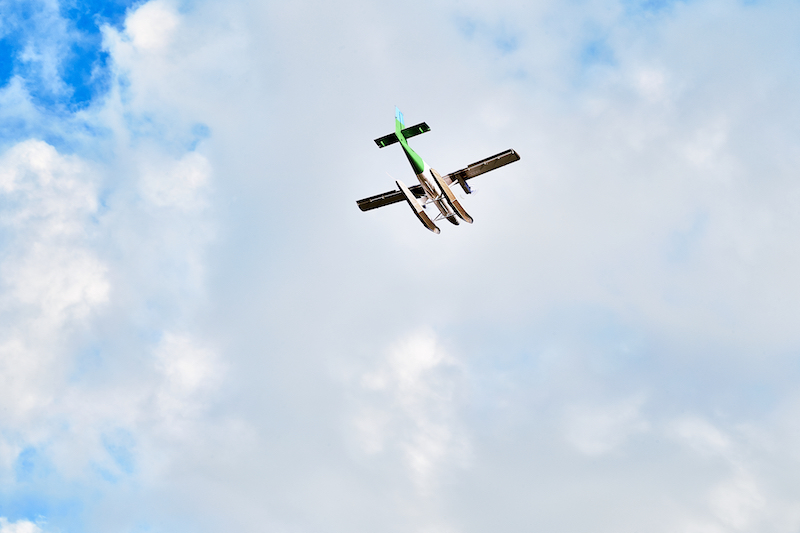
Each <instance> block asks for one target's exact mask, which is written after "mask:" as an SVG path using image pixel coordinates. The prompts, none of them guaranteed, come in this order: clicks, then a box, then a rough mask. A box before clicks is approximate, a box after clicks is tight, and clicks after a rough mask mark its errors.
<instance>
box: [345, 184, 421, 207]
mask: <svg viewBox="0 0 800 533" xmlns="http://www.w3.org/2000/svg"><path fill="white" fill-rule="evenodd" d="M408 189H409V190H410V191H411V193H412V194H413V195H414V196H416V197H417V198H422V197H423V196H425V191H424V190H423V189H422V185H414V186H413V187H409V188H408ZM405 199H406V197H405V196H403V193H402V192H400V191H389V192H385V193H383V194H376V195H375V196H370V197H369V198H364V199H363V200H359V201H357V202H356V203H357V204H358V208H359V209H361V210H362V211H369V210H370V209H377V208H379V207H383V206H385V205H391V204H396V203H397V202H402V201H403V200H405Z"/></svg>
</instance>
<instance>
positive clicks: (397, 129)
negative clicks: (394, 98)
mask: <svg viewBox="0 0 800 533" xmlns="http://www.w3.org/2000/svg"><path fill="white" fill-rule="evenodd" d="M405 127H406V121H405V120H404V119H403V112H402V111H400V108H399V107H397V106H394V133H395V135H397V138H398V140H399V139H403V138H404V137H403V128H405Z"/></svg>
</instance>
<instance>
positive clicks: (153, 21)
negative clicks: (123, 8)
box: [125, 0, 180, 51]
mask: <svg viewBox="0 0 800 533" xmlns="http://www.w3.org/2000/svg"><path fill="white" fill-rule="evenodd" d="M179 22H180V19H179V18H178V15H177V14H176V13H175V11H174V8H173V7H172V6H171V5H170V4H169V3H167V2H164V1H160V0H153V1H150V2H146V3H144V4H142V6H141V7H139V8H138V9H136V10H135V11H133V12H132V13H131V14H130V15H129V16H128V18H127V19H126V20H125V31H126V33H127V34H128V36H130V38H131V41H132V42H133V45H134V46H135V47H136V48H138V49H140V50H145V51H158V50H161V49H163V48H165V47H166V46H168V45H169V43H170V41H171V40H172V36H173V35H174V33H175V31H177V30H178V24H179Z"/></svg>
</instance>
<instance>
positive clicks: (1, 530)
mask: <svg viewBox="0 0 800 533" xmlns="http://www.w3.org/2000/svg"><path fill="white" fill-rule="evenodd" d="M41 531H42V529H41V528H40V527H39V526H38V525H37V524H35V523H33V522H31V521H29V520H17V521H16V522H9V521H8V519H7V518H5V517H2V516H0V533H41Z"/></svg>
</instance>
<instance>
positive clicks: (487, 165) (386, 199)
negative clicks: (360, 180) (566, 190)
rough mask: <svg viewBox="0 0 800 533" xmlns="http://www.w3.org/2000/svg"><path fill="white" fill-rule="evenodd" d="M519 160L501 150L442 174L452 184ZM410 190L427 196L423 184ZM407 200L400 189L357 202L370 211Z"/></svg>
mask: <svg viewBox="0 0 800 533" xmlns="http://www.w3.org/2000/svg"><path fill="white" fill-rule="evenodd" d="M518 160H519V155H518V154H517V152H515V151H514V150H512V149H509V150H506V151H505V152H500V153H499V154H495V155H493V156H491V157H487V158H486V159H482V160H480V161H478V162H477V163H472V164H471V165H469V166H468V167H467V168H462V169H461V170H456V171H455V172H451V173H450V174H448V175H446V176H442V178H444V180H445V182H446V183H447V184H448V185H450V184H452V183H453V182H456V181H461V180H463V181H466V180H468V179H471V178H474V177H475V176H480V175H481V174H484V173H486V172H489V171H490V170H494V169H496V168H500V167H502V166H504V165H507V164H509V163H513V162H514V161H518ZM409 190H410V191H411V192H412V193H413V194H414V196H416V197H417V198H422V197H423V196H425V191H424V190H422V186H421V185H414V186H413V187H409ZM403 200H405V197H404V196H403V193H402V192H400V191H389V192H385V193H383V194H376V195H375V196H370V197H369V198H364V199H363V200H359V201H358V202H356V203H357V204H358V207H359V209H361V210H362V211H369V210H370V209H377V208H378V207H383V206H385V205H390V204H394V203H397V202H402V201H403Z"/></svg>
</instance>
